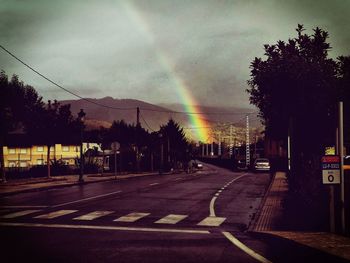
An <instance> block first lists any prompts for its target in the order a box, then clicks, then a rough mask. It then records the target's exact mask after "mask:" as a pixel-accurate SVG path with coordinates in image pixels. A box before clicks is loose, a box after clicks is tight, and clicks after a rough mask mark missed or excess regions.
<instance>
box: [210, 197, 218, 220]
mask: <svg viewBox="0 0 350 263" xmlns="http://www.w3.org/2000/svg"><path fill="white" fill-rule="evenodd" d="M216 198H217V197H216V196H214V197H213V198H212V199H211V200H210V204H209V211H210V214H209V215H210V216H215V210H214V204H215V200H216Z"/></svg>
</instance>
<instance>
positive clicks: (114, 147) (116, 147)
mask: <svg viewBox="0 0 350 263" xmlns="http://www.w3.org/2000/svg"><path fill="white" fill-rule="evenodd" d="M119 148H120V143H119V142H112V144H111V149H112V151H113V152H114V176H115V179H117V152H118V150H119Z"/></svg>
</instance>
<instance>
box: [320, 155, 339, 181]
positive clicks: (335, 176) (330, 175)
mask: <svg viewBox="0 0 350 263" xmlns="http://www.w3.org/2000/svg"><path fill="white" fill-rule="evenodd" d="M322 182H323V184H340V157H339V156H338V155H327V156H323V157H322Z"/></svg>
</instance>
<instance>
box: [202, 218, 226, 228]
mask: <svg viewBox="0 0 350 263" xmlns="http://www.w3.org/2000/svg"><path fill="white" fill-rule="evenodd" d="M225 220H226V217H216V216H209V217H206V218H204V219H203V220H202V221H201V222H199V223H198V224H197V225H198V226H220V225H221V224H222V223H223V222H224V221H225Z"/></svg>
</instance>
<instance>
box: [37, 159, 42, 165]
mask: <svg viewBox="0 0 350 263" xmlns="http://www.w3.org/2000/svg"><path fill="white" fill-rule="evenodd" d="M36 164H37V165H43V164H44V160H43V159H38V160H36Z"/></svg>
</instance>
